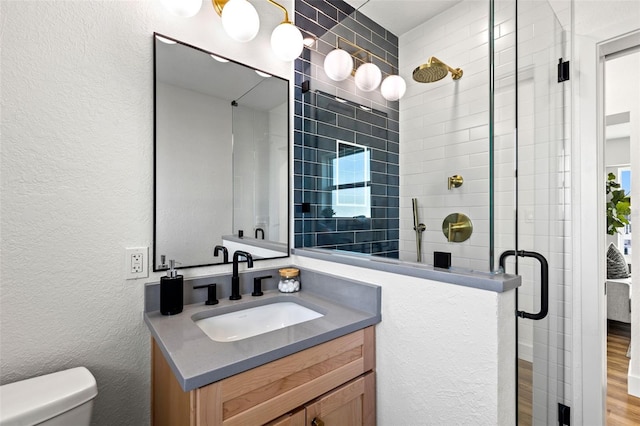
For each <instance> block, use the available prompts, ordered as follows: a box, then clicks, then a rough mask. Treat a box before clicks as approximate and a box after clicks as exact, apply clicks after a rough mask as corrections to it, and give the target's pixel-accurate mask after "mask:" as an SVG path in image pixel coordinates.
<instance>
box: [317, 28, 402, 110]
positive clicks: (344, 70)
mask: <svg viewBox="0 0 640 426" xmlns="http://www.w3.org/2000/svg"><path fill="white" fill-rule="evenodd" d="M341 45H342V47H341ZM347 49H349V50H347ZM373 58H376V59H377V60H378V61H379V62H382V63H384V64H386V65H387V66H388V67H389V68H391V73H390V74H389V73H386V74H387V77H386V78H385V79H384V81H383V82H382V86H380V81H381V80H382V71H381V70H380V68H379V67H378V66H377V65H376V64H373V63H372V62H371V61H372V59H373ZM358 63H359V64H360V65H357V64H358ZM324 72H325V74H326V75H327V77H329V78H330V79H331V80H334V81H342V80H345V79H347V78H348V77H349V75H353V76H354V77H355V84H356V86H357V87H358V89H360V90H362V91H363V92H371V91H373V90H375V89H376V88H378V86H380V92H381V93H382V96H383V97H384V98H385V99H386V100H388V101H397V100H399V99H400V98H401V97H402V96H403V95H404V94H405V91H406V90H407V84H406V83H405V81H404V79H403V78H402V77H400V76H399V75H397V74H394V72H397V70H396V68H395V67H394V66H393V65H391V64H390V63H389V62H388V61H386V60H385V59H383V58H381V57H380V56H378V55H376V54H375V53H372V52H370V51H368V50H367V49H364V48H362V47H360V46H358V45H357V44H354V43H352V42H350V41H348V40H345V39H344V38H342V37H338V42H337V43H336V48H335V49H334V50H332V51H331V52H329V54H328V55H327V56H326V58H325V60H324Z"/></svg>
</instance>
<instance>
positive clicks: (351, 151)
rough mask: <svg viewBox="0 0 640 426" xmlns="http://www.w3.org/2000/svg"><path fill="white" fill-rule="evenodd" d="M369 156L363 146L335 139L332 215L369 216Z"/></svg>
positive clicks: (367, 149) (368, 151)
mask: <svg viewBox="0 0 640 426" xmlns="http://www.w3.org/2000/svg"><path fill="white" fill-rule="evenodd" d="M370 160H371V152H370V150H369V148H367V147H366V146H362V145H357V144H352V143H348V142H343V141H336V157H335V159H333V161H332V163H333V164H332V166H333V167H332V169H333V176H332V180H333V186H332V190H331V204H332V208H333V211H334V212H335V216H337V217H371V171H370V169H369V164H370Z"/></svg>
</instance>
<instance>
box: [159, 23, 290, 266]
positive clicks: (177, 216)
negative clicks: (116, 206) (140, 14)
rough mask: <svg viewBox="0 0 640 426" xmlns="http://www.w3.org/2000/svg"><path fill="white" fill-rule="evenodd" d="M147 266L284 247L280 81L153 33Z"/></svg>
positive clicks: (269, 252)
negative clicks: (151, 211)
mask: <svg viewBox="0 0 640 426" xmlns="http://www.w3.org/2000/svg"><path fill="white" fill-rule="evenodd" d="M154 43H155V223H154V270H161V269H164V268H165V267H166V266H165V265H164V264H163V262H162V258H161V256H165V261H166V262H168V260H169V259H175V260H176V261H177V262H180V264H181V265H180V267H192V266H204V265H212V264H219V263H223V262H224V256H223V250H221V249H220V248H219V249H218V250H215V247H216V246H225V247H226V248H227V251H228V252H229V253H232V252H233V251H235V250H245V251H248V252H250V253H252V254H253V255H254V259H256V260H258V259H264V258H274V257H283V256H287V254H288V208H287V205H288V190H287V188H288V175H289V168H288V119H287V116H288V82H287V81H286V80H284V79H281V78H278V77H275V76H270V75H269V74H265V73H261V72H259V70H255V69H253V68H251V67H247V66H245V65H242V64H238V63H236V62H233V61H230V60H227V59H225V58H222V57H220V56H216V55H214V54H211V53H209V52H206V51H203V50H201V49H198V48H195V47H193V46H189V45H186V44H184V43H181V42H178V41H175V40H172V39H170V38H168V37H164V36H160V35H156V37H155V40H154Z"/></svg>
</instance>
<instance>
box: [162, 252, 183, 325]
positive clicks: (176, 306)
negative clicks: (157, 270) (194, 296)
mask: <svg viewBox="0 0 640 426" xmlns="http://www.w3.org/2000/svg"><path fill="white" fill-rule="evenodd" d="M175 262H176V261H175V260H169V270H168V271H167V276H165V277H161V278H160V313H161V314H162V315H175V314H179V313H180V312H182V306H183V300H182V297H183V296H182V294H183V293H182V287H183V277H182V275H178V271H176V270H175Z"/></svg>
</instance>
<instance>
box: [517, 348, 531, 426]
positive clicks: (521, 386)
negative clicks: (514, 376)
mask: <svg viewBox="0 0 640 426" xmlns="http://www.w3.org/2000/svg"><path fill="white" fill-rule="evenodd" d="M532 374H533V365H532V364H531V363H530V362H529V361H524V360H522V359H518V426H531V424H532V421H531V419H532V417H533V412H532V403H533V393H532V390H531V385H532V383H533V377H532Z"/></svg>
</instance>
